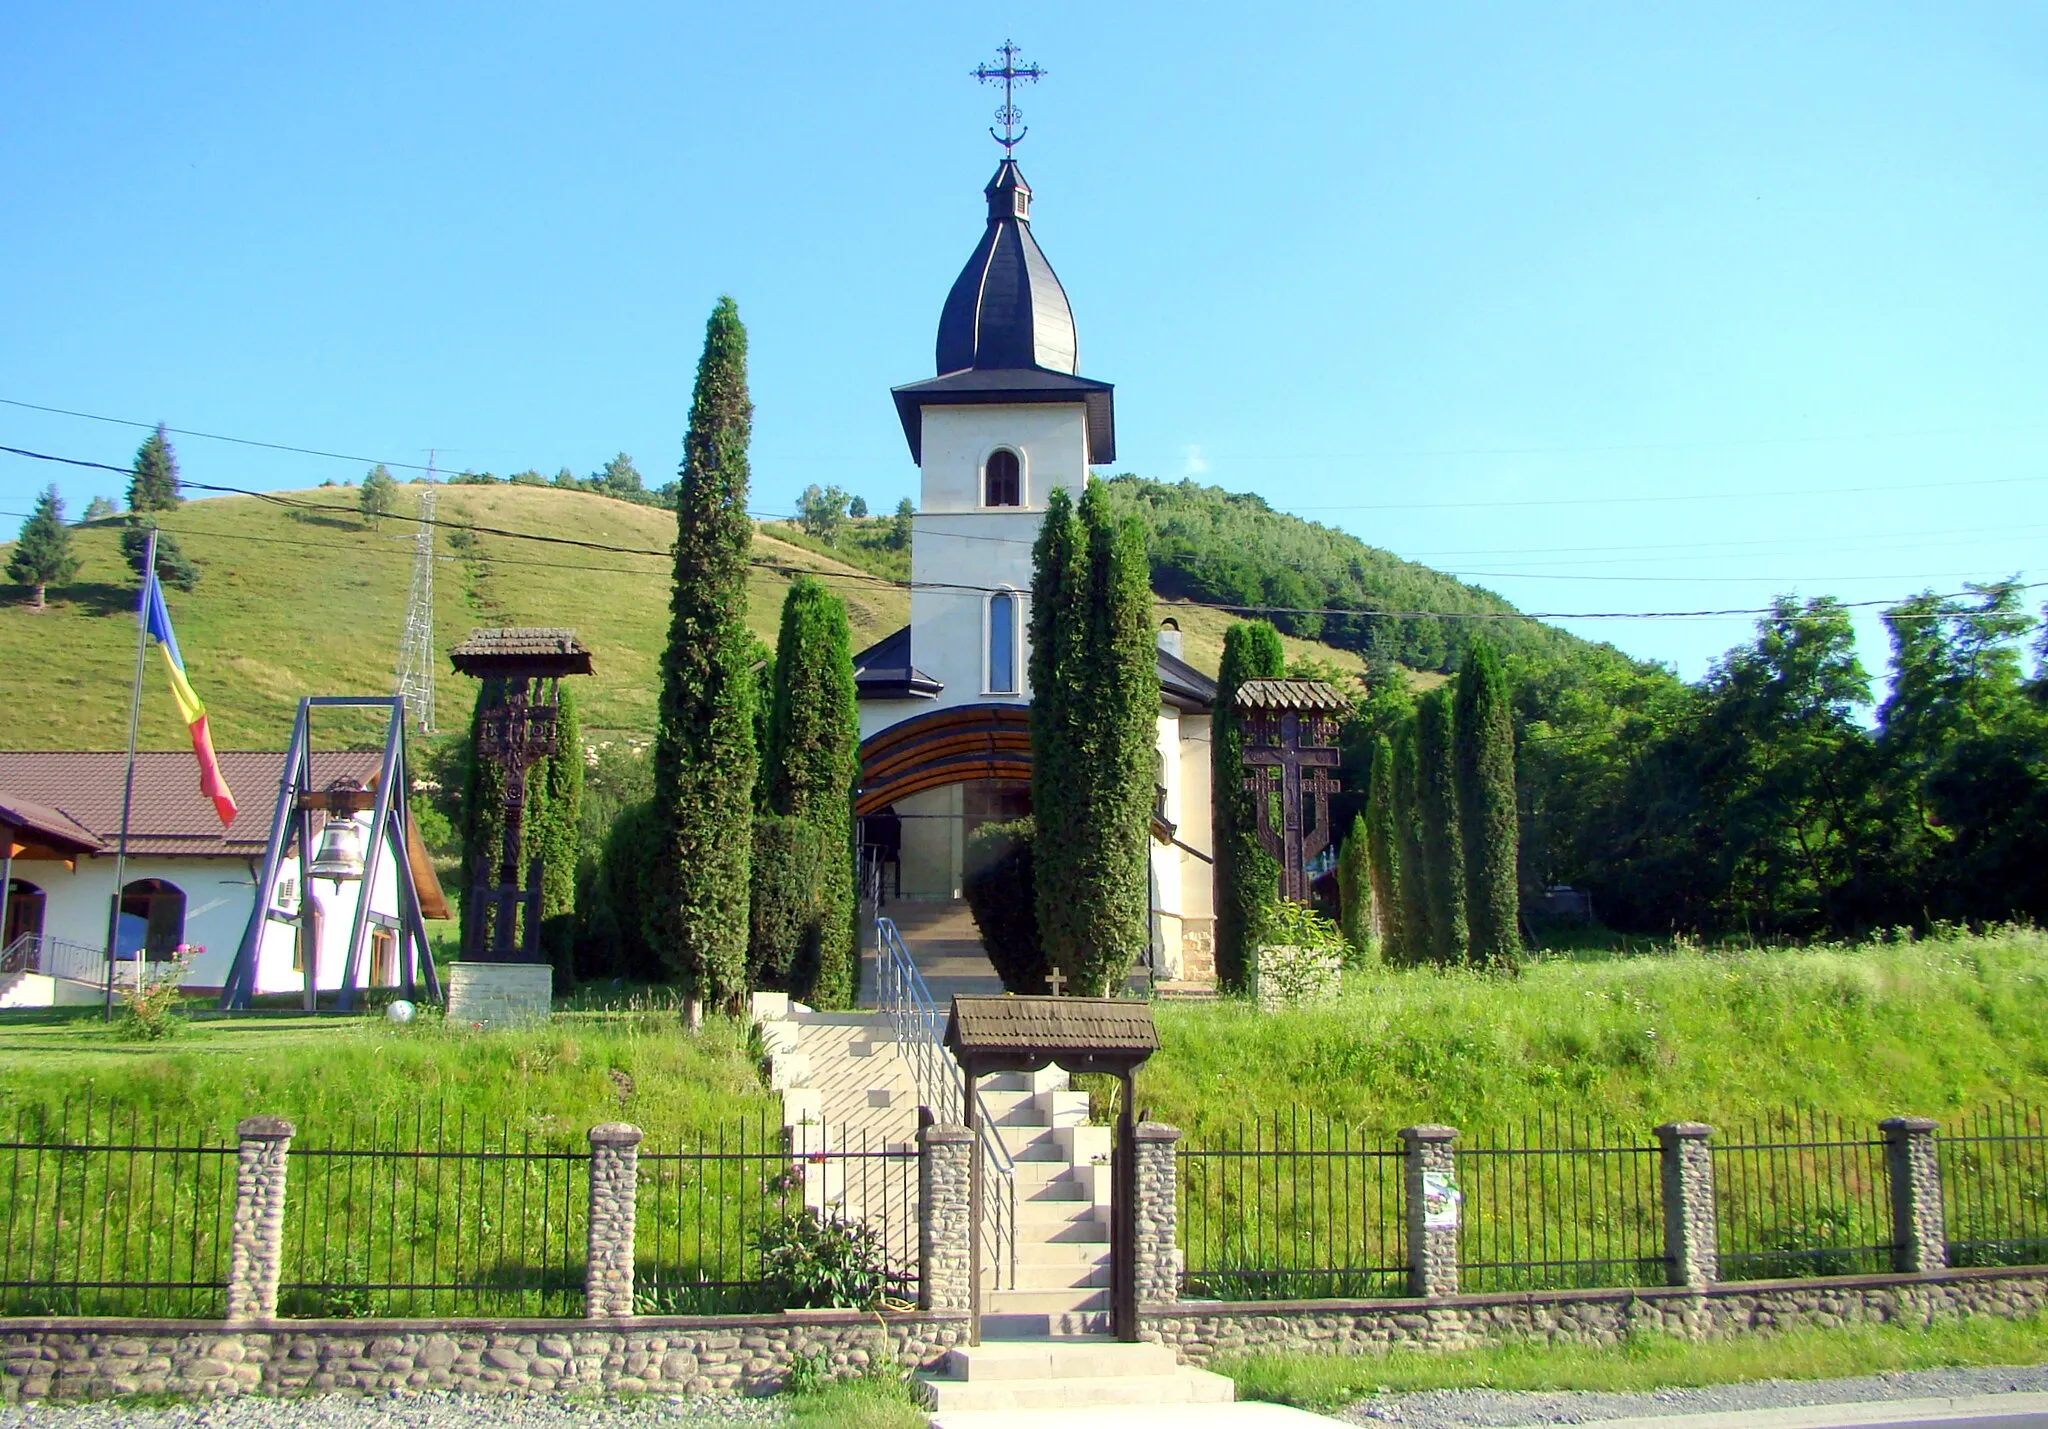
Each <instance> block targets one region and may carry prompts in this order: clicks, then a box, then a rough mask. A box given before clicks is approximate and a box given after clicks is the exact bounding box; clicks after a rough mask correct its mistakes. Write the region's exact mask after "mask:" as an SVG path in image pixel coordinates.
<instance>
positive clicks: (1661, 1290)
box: [1139, 1268, 2048, 1364]
mask: <svg viewBox="0 0 2048 1429" xmlns="http://www.w3.org/2000/svg"><path fill="white" fill-rule="evenodd" d="M2043 1309H2048V1271H2043V1270H2042V1269H2040V1268H2033V1269H2014V1270H2007V1269H1995V1270H1949V1271H1941V1272H1937V1273H1934V1274H1930V1275H1889V1276H1887V1275H1864V1276H1849V1277H1845V1278H1842V1279H1834V1280H1798V1281H1770V1282H1755V1283H1750V1284H1734V1283H1730V1284H1723V1285H1716V1286H1713V1287H1711V1288H1708V1289H1695V1288H1691V1287H1683V1286H1670V1287H1662V1286H1660V1287H1657V1288H1654V1289H1638V1290H1568V1291H1535V1292H1529V1293H1525V1294H1514V1295H1458V1296H1450V1297H1446V1298H1444V1299H1440V1300H1432V1301H1429V1302H1427V1303H1418V1302H1416V1301H1414V1300H1359V1301H1291V1302H1267V1303H1251V1302H1246V1303H1238V1304H1221V1303H1215V1302H1206V1303H1196V1302H1184V1303H1182V1304H1178V1305H1164V1306H1147V1307H1146V1308H1145V1311H1144V1313H1143V1315H1142V1316H1141V1318H1140V1321H1139V1332H1140V1335H1141V1337H1142V1338H1144V1339H1147V1340H1151V1341H1154V1342H1158V1343H1163V1344H1168V1345H1172V1346H1173V1347H1174V1348H1175V1349H1176V1350H1177V1351H1179V1353H1180V1357H1181V1359H1183V1360H1185V1361H1188V1362H1190V1363H1194V1364H1203V1363H1206V1362H1207V1361H1208V1360H1210V1359H1212V1358H1214V1357H1216V1356H1218V1355H1235V1354H1248V1353H1253V1352H1273V1351H1308V1352H1312V1353H1323V1354H1383V1353H1385V1352H1386V1351H1388V1350H1390V1349H1394V1348H1413V1349H1436V1350H1455V1349H1468V1348H1471V1347H1473V1346H1476V1345H1484V1344H1495V1343H1500V1342H1502V1341H1504V1340H1509V1339H1522V1340H1530V1339H1533V1340H1543V1341H1576V1342H1581V1343H1588V1344H1614V1343H1617V1342H1618V1341H1620V1340H1621V1339H1623V1338H1624V1337H1626V1336H1627V1335H1628V1334H1629V1333H1630V1332H1631V1331H1633V1330H1639V1329H1640V1330H1662V1331H1665V1332H1667V1333H1670V1334H1675V1335H1681V1336H1684V1337H1686V1338H1688V1339H1702V1338H1706V1337H1709V1336H1719V1335H1731V1334H1739V1333H1743V1332H1751V1331H1769V1330H1780V1329H1792V1328H1795V1327H1809V1326H1811V1327H1819V1328H1824V1329H1833V1328H1837V1327H1839V1326H1842V1325H1848V1324H1900V1325H1926V1324H1928V1323H1930V1322H1931V1321H1933V1320H1936V1319H1940V1318H1945V1317H1950V1316H1959V1315H1998V1316H2002V1317H2004V1318H2006V1319H2018V1318H2020V1317H2021V1316H2025V1315H2030V1314H2033V1313H2035V1312H2037V1311H2040V1310H2043Z"/></svg>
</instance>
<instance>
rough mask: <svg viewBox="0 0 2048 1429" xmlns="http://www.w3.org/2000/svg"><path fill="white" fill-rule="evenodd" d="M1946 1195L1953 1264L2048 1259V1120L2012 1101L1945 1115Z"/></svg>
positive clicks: (2038, 1111)
mask: <svg viewBox="0 0 2048 1429" xmlns="http://www.w3.org/2000/svg"><path fill="white" fill-rule="evenodd" d="M1937 1144H1938V1145H1939V1146H1940V1148H1941V1199H1942V1206H1943V1208H1944V1210H1945V1212H1946V1217H1947V1221H1948V1263H1949V1264H1950V1265H1962V1266H1973V1265H2040V1264H2043V1263H2044V1262H2048V1118H2044V1117H2043V1115H2042V1113H2041V1109H2040V1108H2039V1107H2033V1106H2025V1105H2022V1104H2020V1103H2018V1102H2008V1103H2006V1104H2005V1105H2003V1106H1995V1107H1984V1108H1980V1109H1978V1110H1975V1111H1970V1112H1964V1113H1962V1114H1961V1115H1959V1116H1955V1117H1952V1118H1948V1119H1946V1124H1945V1125H1944V1126H1943V1127H1942V1130H1941V1132H1940V1133H1939V1140H1938V1143H1937Z"/></svg>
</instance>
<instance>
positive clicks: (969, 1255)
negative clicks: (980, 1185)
mask: <svg viewBox="0 0 2048 1429" xmlns="http://www.w3.org/2000/svg"><path fill="white" fill-rule="evenodd" d="M973 1156H974V1137H973V1134H972V1133H970V1132H969V1131H968V1130H967V1128H966V1127H964V1126H954V1125H934V1126H926V1127H921V1128H919V1130H918V1133H917V1307H918V1309H920V1310H958V1311H962V1312H964V1311H966V1310H968V1309H969V1308H971V1307H970V1303H969V1301H970V1293H971V1290H972V1281H973V1278H974V1251H973V1245H972V1241H971V1235H972V1231H973V1227H972V1225H971V1220H972V1216H973V1211H972V1207H971V1203H970V1200H969V1196H970V1191H969V1177H970V1176H971V1175H972V1171H971V1169H970V1166H971V1162H972V1160H973Z"/></svg>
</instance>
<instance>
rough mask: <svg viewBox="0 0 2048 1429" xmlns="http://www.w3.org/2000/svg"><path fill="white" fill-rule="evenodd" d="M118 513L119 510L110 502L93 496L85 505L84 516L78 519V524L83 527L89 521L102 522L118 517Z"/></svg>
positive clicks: (101, 497)
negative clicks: (110, 517)
mask: <svg viewBox="0 0 2048 1429" xmlns="http://www.w3.org/2000/svg"><path fill="white" fill-rule="evenodd" d="M120 513H121V508H120V507H118V506H116V505H115V504H114V503H113V502H112V501H109V500H108V499H107V498H106V497H104V496H95V497H94V498H93V499H92V500H90V501H88V502H86V503H85V514H84V515H83V516H81V517H79V518H78V524H79V525H81V526H83V525H85V524H86V523H88V522H91V521H104V520H106V519H107V518H108V517H109V516H118V515H119V514H120Z"/></svg>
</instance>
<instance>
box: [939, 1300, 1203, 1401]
mask: <svg viewBox="0 0 2048 1429" xmlns="http://www.w3.org/2000/svg"><path fill="white" fill-rule="evenodd" d="M992 1318H994V1317H992V1316H984V1317H983V1320H982V1328H983V1331H984V1333H986V1331H987V1329H988V1327H989V1324H990V1321H991V1319H992ZM1017 1318H1020V1319H1027V1318H1031V1316H1030V1315H1029V1314H1026V1315H1024V1316H1019V1317H1017ZM1039 1318H1045V1317H1044V1316H1043V1315H1041V1316H1039ZM918 1379H919V1381H920V1382H921V1383H922V1384H923V1385H924V1388H925V1393H926V1394H927V1396H928V1397H929V1401H930V1404H931V1407H932V1410H933V1413H934V1419H933V1423H934V1424H935V1425H939V1426H942V1429H943V1426H944V1425H945V1423H946V1416H947V1415H948V1414H968V1415H971V1414H974V1413H979V1412H985V1411H991V1410H995V1411H1001V1410H1028V1409H1054V1410H1059V1409H1084V1408H1097V1407H1115V1406H1133V1407H1136V1406H1144V1405H1178V1404H1227V1403H1230V1402H1231V1401H1232V1400H1233V1399H1234V1398H1235V1396H1236V1390H1235V1387H1234V1386H1233V1385H1232V1384H1231V1382H1230V1381H1229V1380H1228V1379H1226V1378H1224V1377H1223V1376H1222V1375H1220V1374H1212V1373H1210V1372H1209V1371H1207V1370H1198V1369H1191V1368H1188V1367H1186V1366H1184V1365H1181V1364H1179V1363H1177V1362H1176V1359H1175V1356H1174V1352H1173V1351H1172V1350H1171V1349H1169V1348H1167V1347H1166V1346H1164V1345H1147V1344H1119V1343H1117V1342H1116V1341H1113V1340H1071V1339H1058V1338H1050V1337H1033V1338H1024V1339H1012V1340H1001V1341H992V1340H987V1339H984V1340H983V1342H982V1343H981V1344H979V1345H972V1346H963V1347H960V1348H957V1349H954V1350H950V1351H948V1352H947V1355H946V1362H945V1366H944V1368H943V1369H942V1370H940V1371H937V1372H934V1373H930V1374H921V1375H919V1376H918Z"/></svg>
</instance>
